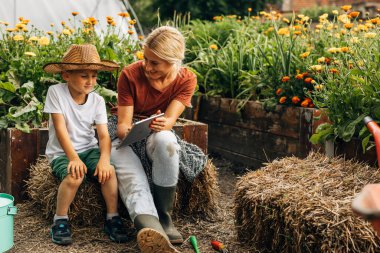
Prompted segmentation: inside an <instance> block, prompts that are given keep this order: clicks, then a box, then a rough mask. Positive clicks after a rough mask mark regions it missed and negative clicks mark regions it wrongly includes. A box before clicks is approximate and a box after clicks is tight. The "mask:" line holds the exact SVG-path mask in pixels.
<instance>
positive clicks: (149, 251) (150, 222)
mask: <svg viewBox="0 0 380 253" xmlns="http://www.w3.org/2000/svg"><path fill="white" fill-rule="evenodd" d="M134 224H135V227H136V229H137V230H138V231H139V232H138V233H137V243H138V245H139V248H140V252H141V253H179V251H178V250H176V249H175V248H174V246H173V245H172V244H171V243H170V241H169V239H168V237H167V236H166V234H165V231H164V229H163V228H162V226H161V224H160V221H159V220H158V219H157V217H156V216H153V215H149V214H140V215H137V216H136V218H135V220H134Z"/></svg>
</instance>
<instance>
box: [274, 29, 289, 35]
mask: <svg viewBox="0 0 380 253" xmlns="http://www.w3.org/2000/svg"><path fill="white" fill-rule="evenodd" d="M277 34H278V35H285V36H287V35H289V34H290V32H289V29H288V28H287V27H283V28H280V29H278V32H277Z"/></svg>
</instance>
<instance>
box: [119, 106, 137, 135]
mask: <svg viewBox="0 0 380 253" xmlns="http://www.w3.org/2000/svg"><path fill="white" fill-rule="evenodd" d="M117 116H118V120H117V137H119V139H123V138H124V137H125V136H126V135H127V134H128V132H129V131H130V130H131V127H132V118H133V106H120V105H119V106H118V108H117Z"/></svg>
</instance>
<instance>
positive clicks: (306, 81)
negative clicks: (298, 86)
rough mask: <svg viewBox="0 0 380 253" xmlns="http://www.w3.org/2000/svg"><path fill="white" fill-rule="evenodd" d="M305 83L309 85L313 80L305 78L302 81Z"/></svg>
mask: <svg viewBox="0 0 380 253" xmlns="http://www.w3.org/2000/svg"><path fill="white" fill-rule="evenodd" d="M303 81H304V82H305V83H311V81H313V78H311V77H306V78H305V80H303Z"/></svg>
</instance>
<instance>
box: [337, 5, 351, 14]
mask: <svg viewBox="0 0 380 253" xmlns="http://www.w3.org/2000/svg"><path fill="white" fill-rule="evenodd" d="M340 8H341V9H342V10H344V11H345V12H347V11H349V10H351V8H352V5H343V6H342V7H340Z"/></svg>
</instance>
